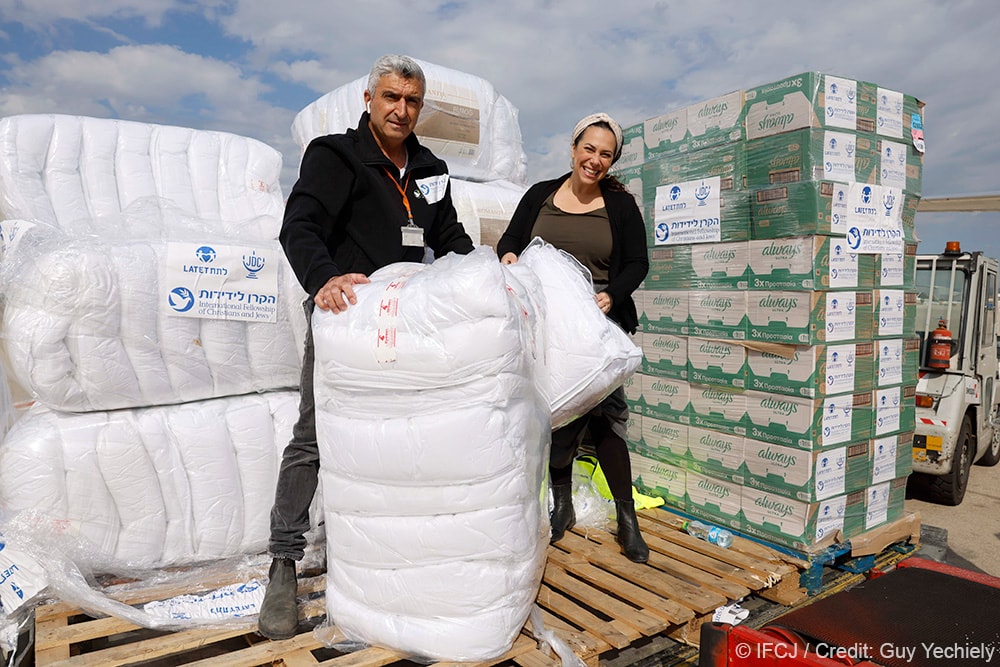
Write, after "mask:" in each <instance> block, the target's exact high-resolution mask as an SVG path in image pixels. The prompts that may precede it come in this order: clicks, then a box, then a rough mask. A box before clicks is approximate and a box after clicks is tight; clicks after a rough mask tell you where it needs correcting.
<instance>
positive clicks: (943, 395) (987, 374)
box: [911, 241, 1000, 505]
mask: <svg viewBox="0 0 1000 667" xmlns="http://www.w3.org/2000/svg"><path fill="white" fill-rule="evenodd" d="M997 270H998V262H997V259H995V258H991V257H986V256H985V255H984V254H983V253H982V252H966V251H963V250H962V248H961V246H960V243H959V242H956V241H949V242H948V243H946V247H945V248H944V251H943V252H942V253H940V254H936V255H935V254H918V255H917V257H916V274H915V285H916V290H917V295H916V299H917V305H916V320H915V329H916V335H917V337H918V338H919V340H920V347H919V371H918V381H917V387H916V399H915V400H916V410H915V416H916V424H915V428H914V438H913V476H912V478H911V483H912V484H913V485H914V486H915V487H916V488H918V489H920V491H922V492H923V493H924V495H926V496H927V499H928V500H930V501H932V502H937V503H940V504H944V505H958V504H960V503H961V502H962V500H963V498H964V497H965V492H966V489H967V488H968V484H969V473H970V470H971V467H972V465H973V464H974V463H976V464H979V465H984V466H993V465H996V464H997V463H998V462H1000V427H998V424H997V419H998V406H1000V387H998V384H997V379H998V375H997V373H998V368H1000V364H998V338H997V317H996V301H997Z"/></svg>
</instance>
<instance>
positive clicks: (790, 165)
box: [746, 129, 879, 190]
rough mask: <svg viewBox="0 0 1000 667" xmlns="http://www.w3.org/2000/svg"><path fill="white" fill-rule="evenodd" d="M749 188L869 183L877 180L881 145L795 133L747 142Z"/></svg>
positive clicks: (868, 139) (857, 137)
mask: <svg viewBox="0 0 1000 667" xmlns="http://www.w3.org/2000/svg"><path fill="white" fill-rule="evenodd" d="M746 161H747V167H746V172H747V187H748V188H750V189H752V190H754V189H757V188H768V187H772V186H775V185H785V184H788V183H797V182H800V181H822V180H828V181H837V182H839V183H870V184H874V183H875V182H876V181H877V180H878V174H877V172H878V166H879V155H878V143H877V141H876V140H875V138H874V137H872V136H870V135H863V134H855V133H853V132H835V131H833V130H812V129H806V130H796V131H794V132H787V133H785V134H778V135H775V136H771V137H765V138H763V139H754V140H753V141H748V142H747V154H746Z"/></svg>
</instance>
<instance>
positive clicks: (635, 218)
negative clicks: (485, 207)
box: [497, 113, 649, 563]
mask: <svg viewBox="0 0 1000 667" xmlns="http://www.w3.org/2000/svg"><path fill="white" fill-rule="evenodd" d="M571 147H572V148H571V152H570V155H571V158H572V163H571V164H572V170H571V171H570V173H569V174H566V175H563V176H561V177H560V178H557V179H555V180H551V181H543V182H541V183H537V184H535V185H533V186H532V187H531V188H529V189H528V191H527V192H525V193H524V196H523V197H522V198H521V201H520V203H519V204H518V206H517V209H516V210H515V211H514V215H513V217H512V218H511V220H510V224H509V225H508V226H507V231H505V232H504V235H503V236H502V237H501V238H500V241H499V243H498V244H497V254H498V255H499V256H500V261H501V262H503V263H504V264H513V263H514V262H516V261H517V257H518V255H519V254H520V253H521V252H522V251H523V250H524V248H525V247H526V246H527V245H528V243H529V242H530V241H531V239H532V238H534V237H536V236H539V237H541V238H542V239H544V240H545V241H547V242H548V243H550V244H552V245H553V246H555V247H557V248H560V249H562V250H564V251H566V252H568V253H570V254H571V255H573V256H574V257H575V258H576V259H577V260H579V261H580V263H582V264H583V265H584V266H586V267H587V268H588V269H590V272H591V275H592V276H593V279H594V289H595V291H596V292H597V294H596V295H595V297H594V298H595V299H596V301H597V305H598V306H599V307H600V309H601V310H602V311H603V312H604V313H605V314H606V315H607V316H608V317H610V318H611V319H612V320H614V321H615V322H617V323H618V324H619V325H620V326H621V327H622V328H623V329H625V331H628V332H629V333H634V332H635V329H636V325H637V323H638V317H637V314H636V308H635V302H634V301H633V300H632V292H634V291H635V290H636V288H638V287H639V283H640V282H642V280H643V278H645V277H646V273H647V271H648V270H649V260H648V258H647V255H646V229H645V226H644V224H643V221H642V214H641V213H640V211H639V207H638V206H637V205H636V203H635V199H634V198H633V196H632V195H631V193H629V192H628V191H627V190H626V189H625V187H624V186H623V185H622V184H621V182H619V181H618V179H616V178H615V177H614V176H611V175H610V174H609V173H608V171H609V170H610V169H611V165H613V164H614V163H615V161H616V160H617V159H618V158H619V157H620V156H621V152H622V130H621V126H620V125H618V123H616V122H615V121H614V119H613V118H611V117H610V116H608V115H607V114H603V113H597V114H592V115H590V116H587V117H586V118H584V119H583V120H581V121H580V122H579V123H577V125H576V127H575V128H574V130H573V139H572V142H571ZM627 421H628V406H627V405H626V403H625V391H624V389H623V388H622V387H618V388H617V389H615V391H614V392H612V393H611V395H610V396H608V397H607V398H606V399H604V401H602V402H601V404H600V405H598V406H597V407H596V408H594V409H593V410H591V411H590V412H589V413H587V414H586V415H583V416H582V417H580V418H579V419H576V420H574V421H572V422H570V423H569V424H567V425H566V426H563V427H561V428H559V429H556V430H555V431H554V432H553V433H552V453H551V457H550V460H549V478H550V483H551V486H552V497H553V504H554V508H553V510H552V516H551V524H552V538H551V542H557V541H558V540H560V539H561V538H562V536H563V534H564V533H565V532H566V531H567V530H569V529H570V528H572V527H573V525H574V524H575V523H576V515H575V513H574V511H573V498H572V488H573V484H572V481H573V480H572V477H573V460H574V458H575V457H576V453H577V450H578V449H579V447H580V443H581V442H582V440H583V438H584V437H585V436H589V437H590V439H591V441H592V442H593V444H594V447H595V449H596V451H597V459H598V461H599V462H600V464H601V469H602V470H603V471H604V475H605V477H606V478H607V480H608V486H609V487H610V488H611V494H612V496H614V500H615V510H616V512H617V518H618V534H617V541H618V543H619V544H620V545H621V547H622V551H623V552H624V554H625V556H626V557H627V558H628V559H629V560H632V561H634V562H636V563H645V562H646V561H647V560H649V548H648V547H647V546H646V543H645V541H644V540H643V539H642V535H641V534H640V533H639V523H638V521H637V520H636V516H635V505H634V503H633V501H632V470H631V465H630V464H629V454H628V448H627V446H626V444H625V426H626V423H627Z"/></svg>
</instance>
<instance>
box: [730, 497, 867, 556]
mask: <svg viewBox="0 0 1000 667" xmlns="http://www.w3.org/2000/svg"><path fill="white" fill-rule="evenodd" d="M740 507H741V514H742V516H743V524H742V529H743V532H745V533H747V534H749V535H754V536H757V537H760V538H763V539H764V540H766V541H768V542H774V543H776V544H782V545H784V546H787V547H791V548H792V549H796V550H798V551H804V552H817V551H819V550H820V549H823V548H827V547H829V546H830V545H832V544H834V543H835V542H837V541H838V540H839V539H840V538H841V537H842V536H847V535H849V534H850V535H855V534H857V533H859V532H861V531H860V526H861V524H862V522H863V520H864V498H863V494H861V495H857V496H855V497H854V498H853V499H852V498H851V497H849V496H847V495H841V496H834V497H833V498H827V499H825V500H818V501H814V502H807V501H803V500H795V499H792V498H786V497H784V496H782V495H780V494H777V493H773V492H770V491H765V490H763V489H755V488H753V487H749V486H744V487H743V488H742V492H741V501H740Z"/></svg>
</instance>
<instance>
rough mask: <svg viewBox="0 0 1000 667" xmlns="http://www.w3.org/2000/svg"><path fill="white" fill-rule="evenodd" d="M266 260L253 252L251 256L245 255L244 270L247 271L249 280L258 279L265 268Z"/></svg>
mask: <svg viewBox="0 0 1000 667" xmlns="http://www.w3.org/2000/svg"><path fill="white" fill-rule="evenodd" d="M264 262H265V260H264V258H263V257H260V256H259V255H258V254H257V251H256V250H252V251H251V252H250V254H249V255H243V268H244V269H246V270H247V278H250V279H252V280H256V279H257V273H258V272H260V271H261V270H262V269H263V268H264Z"/></svg>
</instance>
